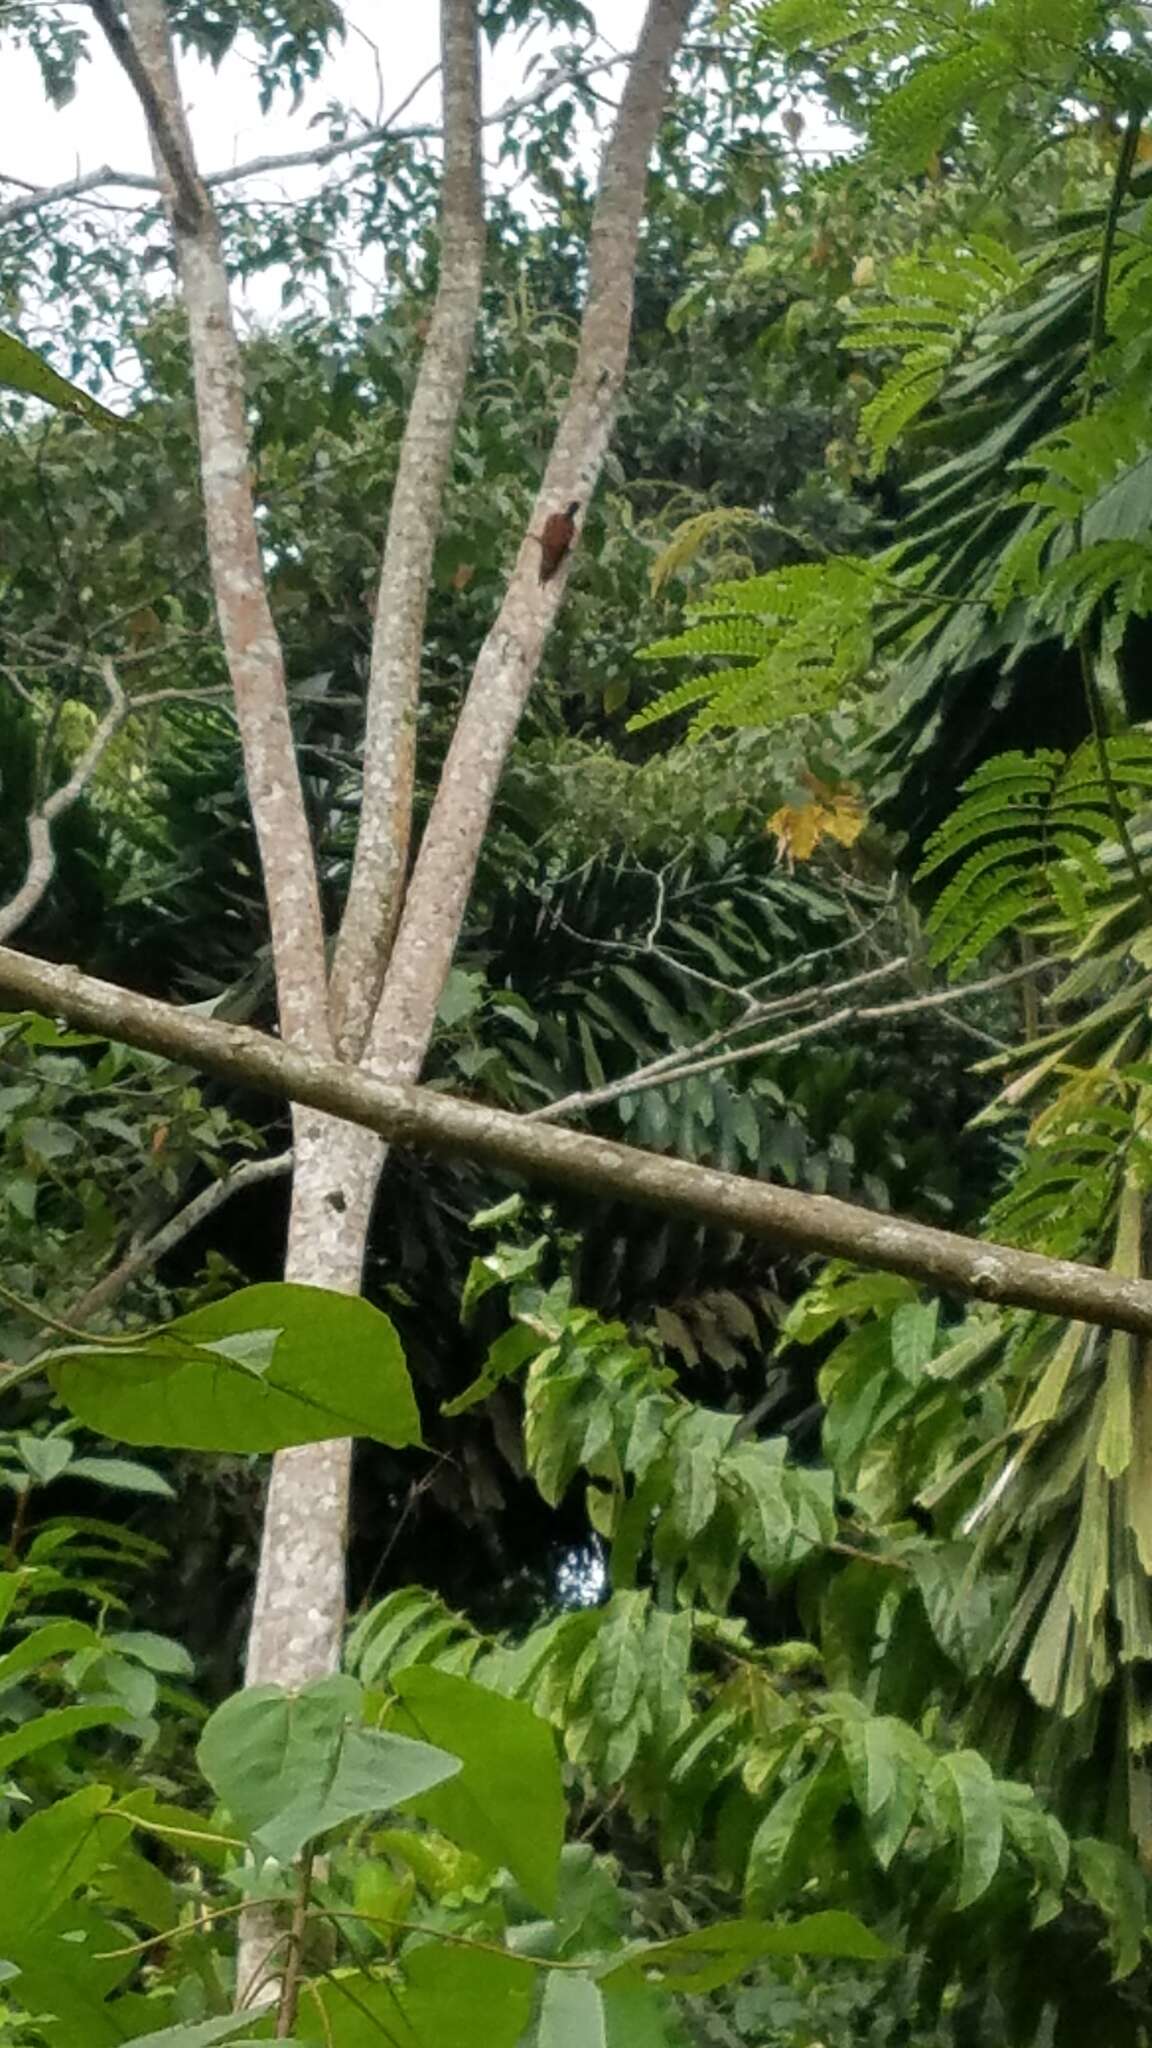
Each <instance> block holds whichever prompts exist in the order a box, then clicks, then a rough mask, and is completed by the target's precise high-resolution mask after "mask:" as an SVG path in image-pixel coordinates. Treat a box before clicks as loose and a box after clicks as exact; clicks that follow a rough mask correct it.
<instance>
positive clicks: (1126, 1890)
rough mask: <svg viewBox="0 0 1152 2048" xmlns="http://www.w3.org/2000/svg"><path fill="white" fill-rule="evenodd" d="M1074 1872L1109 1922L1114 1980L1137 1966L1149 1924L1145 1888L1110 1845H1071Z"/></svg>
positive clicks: (1133, 1868) (1126, 1858) (1089, 1842)
mask: <svg viewBox="0 0 1152 2048" xmlns="http://www.w3.org/2000/svg"><path fill="white" fill-rule="evenodd" d="M1074 1854H1075V1858H1076V1869H1077V1872H1078V1874H1079V1876H1080V1879H1081V1881H1082V1883H1083V1885H1084V1888H1085V1890H1086V1891H1087V1893H1088V1896H1089V1898H1090V1899H1092V1900H1093V1902H1094V1903H1095V1904H1096V1905H1097V1906H1098V1907H1099V1909H1100V1911H1101V1912H1102V1913H1103V1915H1104V1918H1105V1920H1106V1921H1107V1922H1108V1936H1107V1940H1108V1947H1109V1949H1110V1950H1111V1954H1112V1962H1113V1966H1114V1969H1115V1974H1116V1976H1117V1977H1130V1976H1131V1974H1132V1972H1133V1970H1134V1969H1136V1967H1137V1965H1138V1964H1139V1961H1140V1957H1141V1953H1142V1950H1143V1942H1144V1930H1145V1927H1146V1925H1147V1921H1148V1886H1147V1884H1146V1882H1145V1880H1144V1877H1143V1875H1142V1874H1141V1872H1140V1870H1139V1868H1138V1866H1137V1864H1136V1863H1135V1862H1134V1861H1133V1859H1132V1857H1131V1856H1126V1855H1125V1854H1124V1851H1123V1850H1122V1849H1118V1848H1117V1847H1116V1845H1115V1844H1114V1843H1113V1842H1098V1841H1095V1840H1093V1839H1091V1838H1088V1837H1086V1838H1085V1839H1083V1840H1081V1841H1078V1842H1076V1843H1075V1845H1074Z"/></svg>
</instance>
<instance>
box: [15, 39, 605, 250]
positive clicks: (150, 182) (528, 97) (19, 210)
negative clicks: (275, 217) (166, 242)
mask: <svg viewBox="0 0 1152 2048" xmlns="http://www.w3.org/2000/svg"><path fill="white" fill-rule="evenodd" d="M631 59H632V52H631V51H630V50H624V51H614V52H613V53H612V55H611V56H608V57H598V58H597V59H596V61H595V63H592V64H572V65H562V66H558V67H557V69H556V70H555V71H550V72H549V73H548V74H547V76H546V77H545V78H543V79H542V80H541V82H540V84H539V85H537V86H536V88H535V89H534V91H532V92H525V93H521V95H520V96H519V98H518V99H510V100H506V101H505V102H504V105H503V106H502V107H498V108H497V109H496V111H495V113H492V114H485V116H484V118H483V120H482V121H481V124H480V125H481V127H482V128H494V127H500V126H502V125H503V124H504V123H506V122H508V121H511V120H514V119H515V117H516V115H517V114H523V113H526V112H527V111H528V109H529V108H530V107H538V106H542V105H543V104H544V102H545V101H546V100H549V99H551V97H552V95H553V93H557V92H567V91H571V89H572V88H573V87H574V86H577V85H582V84H583V83H584V81H585V80H586V79H589V78H594V77H595V76H596V75H597V73H598V72H601V71H613V70H615V68H616V66H617V65H619V64H628V63H630V62H631ZM439 68H440V67H439V65H438V64H437V65H434V66H433V67H432V69H431V71H429V72H427V73H426V74H425V76H424V77H423V78H421V79H419V80H418V81H417V83H416V85H415V86H414V87H413V89H412V91H411V92H410V93H408V94H406V95H405V97H404V99H403V100H402V101H401V102H400V105H399V106H398V107H396V108H394V109H393V111H392V113H391V114H390V115H389V116H388V118H387V120H386V121H381V122H379V123H378V124H377V125H376V126H374V127H372V128H365V129H362V130H361V132H360V134H359V135H345V136H342V137H341V138H340V140H339V141H338V142H322V143H318V144H317V146H316V148H315V149H289V150H285V151H284V152H283V153H282V154H280V155H279V156H254V157H249V159H248V160H247V162H245V163H242V164H226V165H223V166H222V167H221V169H220V170H218V171H208V172H206V173H205V174H204V175H203V176H202V178H201V180H200V183H201V184H202V185H203V187H204V188H205V190H207V191H218V190H219V189H220V187H221V186H223V185H238V184H240V183H242V182H243V180H244V179H245V178H262V177H267V176H270V175H273V174H275V173H276V172H278V171H300V170H308V169H311V168H317V169H323V168H324V166H325V165H326V164H332V163H335V162H336V161H337V160H338V158H340V157H342V156H351V155H353V154H354V153H355V152H356V151H357V150H361V149H364V150H367V149H374V148H375V147H376V146H377V145H378V144H379V143H381V142H439V141H441V140H442V139H443V136H444V130H443V128H440V127H434V126H428V125H426V124H424V123H418V124H417V125H416V126H414V127H411V128H397V127H396V126H395V123H396V120H397V118H398V116H399V115H400V114H402V113H403V112H404V109H405V107H407V106H408V104H409V102H410V101H411V100H412V99H413V98H414V97H415V95H416V93H417V92H419V91H420V89H421V88H422V87H423V86H425V85H427V84H428V82H429V80H430V79H432V78H434V77H435V75H436V72H437V71H438V70H439ZM20 182H21V181H20V180H19V179H18V178H11V177H8V176H6V175H5V174H4V173H3V172H0V185H4V184H8V185H16V184H19V183H20ZM106 185H121V186H123V187H124V188H125V189H126V190H127V191H130V192H149V193H155V192H159V191H160V189H161V186H160V180H159V179H158V178H149V177H147V176H146V175H145V173H144V172H142V171H117V170H114V169H113V167H112V165H111V164H101V165H100V166H99V167H98V168H97V169H96V170H92V171H83V172H82V173H81V174H80V176H79V177H75V178H66V179H64V180H63V182H62V183H61V184H59V185H41V186H33V187H31V188H30V189H29V190H28V192H27V194H26V196H25V197H23V198H21V199H10V200H8V201H7V202H6V203H5V204H4V205H3V206H0V227H5V226H7V224H8V222H9V221H14V220H20V219H21V218H22V217H23V216H24V215H25V214H29V213H40V212H42V211H43V210H44V208H45V207H48V206H55V205H56V204H57V202H58V201H60V200H62V199H82V198H84V197H85V196H86V195H87V194H88V193H89V192H99V191H101V190H102V189H103V187H104V186H106Z"/></svg>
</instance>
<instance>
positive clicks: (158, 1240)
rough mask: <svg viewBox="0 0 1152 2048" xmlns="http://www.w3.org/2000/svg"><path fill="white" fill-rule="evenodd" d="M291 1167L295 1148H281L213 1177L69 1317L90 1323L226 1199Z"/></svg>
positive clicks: (279, 1177)
mask: <svg viewBox="0 0 1152 2048" xmlns="http://www.w3.org/2000/svg"><path fill="white" fill-rule="evenodd" d="M291 1171H292V1153H291V1151H288V1152H278V1153H277V1154H276V1156H275V1158H273V1159H246V1160H245V1161H244V1163H243V1165H242V1166H237V1167H235V1168H234V1169H233V1171H232V1172H231V1173H226V1174H225V1175H224V1177H223V1179H222V1180H214V1181H212V1182H211V1184H210V1185H209V1186H208V1187H206V1188H202V1189H201V1191H200V1193H199V1194H198V1195H194V1196H193V1197H192V1200H191V1201H190V1202H186V1203H185V1204H184V1207H183V1208H182V1209H178V1210H177V1211H176V1214H175V1215H174V1216H170V1217H169V1219H168V1221H167V1222H166V1223H163V1224H161V1226H160V1228H159V1230H157V1231H156V1232H155V1233H154V1234H153V1236H151V1237H149V1238H146V1239H145V1241H144V1242H143V1243H142V1244H137V1245H133V1247H132V1249H131V1250H130V1251H128V1252H127V1253H126V1254H125V1256H124V1257H123V1258H122V1259H120V1260H119V1261H118V1263H117V1264H116V1265H115V1266H113V1267H112V1268H111V1270H110V1271H109V1272H107V1273H105V1274H103V1275H102V1276H101V1278H100V1279H99V1280H97V1281H95V1282H94V1283H93V1285H92V1286H91V1287H90V1288H89V1289H88V1291H87V1293H86V1294H82V1295H81V1296H80V1299H79V1301H77V1302H74V1303H73V1305H72V1307H71V1308H70V1309H69V1312H68V1315H69V1321H70V1322H73V1323H83V1324H87V1323H90V1322H91V1321H92V1318H93V1316H94V1315H97V1314H98V1313H99V1312H100V1310H101V1309H105V1308H107V1307H108V1305H109V1303H110V1302H113V1301H115V1300H116V1298H117V1296H118V1295H120V1294H123V1292H124V1289H125V1288H126V1287H128V1286H130V1285H131V1283H132V1281H133V1280H138V1279H139V1277H140V1275H141V1273H147V1272H148V1271H149V1269H150V1268H151V1267H152V1266H155V1265H158V1264H159V1262H160V1260H161V1259H163V1258H166V1257H167V1256H168V1253H169V1252H170V1251H174V1250H175V1248H176V1246H177V1245H178V1244H181V1243H183V1241H184V1239H185V1238H186V1237H190V1236H191V1235H192V1232H193V1231H194V1230H199V1228H200V1225H201V1224H202V1223H206V1222H207V1220H208V1218H209V1216H214V1215H215V1214H216V1211H217V1209H222V1208H223V1207H224V1204H225V1202H230V1201H231V1200H232V1198H233V1196H234V1195H240V1194H243V1193H244V1192H245V1190H246V1189H248V1188H254V1187H260V1186H262V1185H263V1183H264V1182H265V1181H270V1180H282V1179H283V1178H284V1176H285V1175H286V1174H288V1173H290V1172H291Z"/></svg>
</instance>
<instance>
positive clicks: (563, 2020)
mask: <svg viewBox="0 0 1152 2048" xmlns="http://www.w3.org/2000/svg"><path fill="white" fill-rule="evenodd" d="M537 2042H538V2048H608V2023H607V2019H606V2016H605V2012H604V2001H603V1999H602V1998H601V1996H600V1987H599V1985H598V1984H595V1983H594V1982H593V1980H592V1978H591V1977H585V1976H584V1975H582V1974H577V1973H576V1972H575V1971H573V1972H572V1973H571V1974H569V1973H568V1972H567V1971H563V1970H552V1971H550V1972H549V1975H548V1978H547V1981H546V1983H545V1985H544V1997H543V1999H542V2000H541V2004H540V2031H539V2034H538V2035H537Z"/></svg>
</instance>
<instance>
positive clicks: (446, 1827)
mask: <svg viewBox="0 0 1152 2048" xmlns="http://www.w3.org/2000/svg"><path fill="white" fill-rule="evenodd" d="M392 1685H393V1688H394V1690H395V1692H396V1693H397V1695H398V1697H399V1700H400V1703H401V1704H400V1708H399V1711H398V1712H396V1713H394V1714H392V1715H391V1716H390V1717H389V1726H390V1727H393V1728H399V1729H401V1730H402V1731H403V1732H404V1733H405V1734H408V1735H412V1736H417V1737H419V1738H420V1740H421V1741H422V1742H426V1743H432V1744H434V1745H435V1747H436V1748H437V1749H438V1750H446V1751H448V1752H449V1753H450V1754H451V1755H452V1756H454V1757H459V1758H460V1760H461V1764H462V1769H461V1770H460V1772H459V1775H458V1776H455V1777H453V1778H452V1779H451V1780H450V1782H446V1783H444V1784H441V1785H438V1786H437V1787H436V1788H435V1789H434V1790H432V1791H428V1792H424V1793H421V1794H420V1795H418V1796H417V1797H416V1798H415V1799H414V1800H411V1801H409V1802H408V1804H409V1806H410V1807H411V1808H412V1809H413V1810H414V1811H415V1812H416V1813H418V1814H420V1815H421V1816H422V1817H423V1818H424V1819H425V1820H427V1821H429V1822H430V1823H431V1825H432V1826H433V1827H435V1828H438V1829H439V1830H440V1832H441V1834H444V1835H447V1836H448V1838H449V1840H450V1841H452V1842H455V1843H457V1844H458V1845H459V1847H460V1848H462V1849H469V1850H471V1851H472V1852H473V1854H475V1855H477V1856H480V1857H482V1858H483V1860H484V1861H485V1863H486V1864H487V1865H488V1866H489V1867H490V1868H491V1869H495V1870H500V1869H504V1870H508V1871H510V1872H511V1874H512V1876H513V1877H514V1878H515V1879H516V1881H517V1883H518V1884H519V1885H520V1886H521V1887H522V1889H523V1890H524V1892H525V1893H526V1895H527V1896H528V1898H530V1899H531V1901H532V1903H533V1905H534V1906H538V1907H539V1908H540V1910H541V1911H542V1912H545V1913H551V1912H553V1911H554V1909H555V1905H556V1880H557V1872H558V1869H559V1862H560V1850H561V1847H562V1844H563V1841H564V1814H565V1808H564V1786H563V1780H562V1778H561V1774H560V1763H559V1759H558V1757H557V1754H556V1742H555V1738H554V1736H553V1734H552V1730H551V1728H550V1727H549V1726H548V1723H547V1722H546V1721H542V1720H541V1719H540V1717H539V1715H538V1714H535V1713H534V1712H533V1711H532V1708H531V1707H530V1706H529V1705H528V1704H527V1702H526V1701H524V1700H513V1699H505V1698H503V1697H502V1696H501V1695H500V1694H499V1693H495V1692H489V1691H488V1690H487V1689H486V1687H484V1686H482V1685H476V1684H474V1683H473V1681H472V1680H471V1679H467V1678H456V1677H453V1676H452V1675H450V1674H449V1673H448V1672H446V1671H437V1670H435V1669H434V1668H433V1667H432V1666H431V1665H427V1664H421V1665H415V1666H413V1667H412V1668H411V1669H410V1670H408V1671H401V1672H398V1673H397V1675H396V1676H395V1678H394V1679H393V1680H392Z"/></svg>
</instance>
